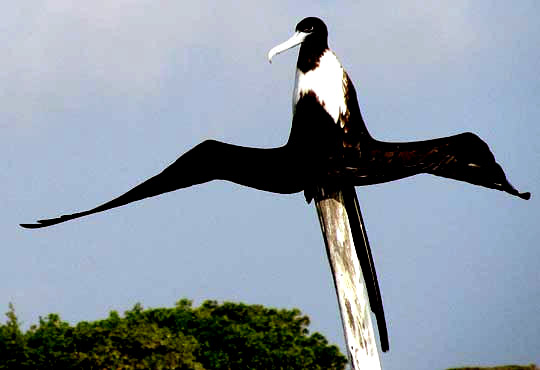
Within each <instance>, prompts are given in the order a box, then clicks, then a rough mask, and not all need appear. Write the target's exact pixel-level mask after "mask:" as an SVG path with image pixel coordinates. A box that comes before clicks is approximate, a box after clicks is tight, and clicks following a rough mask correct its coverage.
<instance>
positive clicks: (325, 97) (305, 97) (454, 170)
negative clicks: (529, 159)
mask: <svg viewBox="0 0 540 370" xmlns="http://www.w3.org/2000/svg"><path fill="white" fill-rule="evenodd" d="M299 44H301V47H300V52H299V55H298V62H297V70H296V79H295V86H294V93H293V120H292V127H291V132H290V136H289V139H288V141H287V143H286V144H285V145H283V146H281V147H278V148H272V149H259V148H250V147H242V146H237V145H231V144H227V143H222V142H219V141H215V140H207V141H204V142H202V143H200V144H199V145H197V146H195V147H194V148H193V149H191V150H190V151H188V152H186V153H185V154H183V155H182V156H180V158H178V159H177V160H176V161H175V162H174V163H172V164H171V165H170V166H168V167H167V168H165V169H164V170H163V171H162V172H161V173H159V174H157V175H156V176H154V177H152V178H150V179H148V180H146V181H145V182H143V183H141V184H140V185H137V186H135V187H134V188H133V189H131V190H129V191H128V192H126V193H125V194H123V195H121V196H119V197H118V198H115V199H113V200H111V201H109V202H107V203H104V204H102V205H100V206H98V207H96V208H92V209H90V210H87V211H82V212H78V213H73V214H69V215H63V216H60V217H57V218H52V219H44V220H38V221H37V223H34V224H21V226H22V227H25V228H30V229H34V228H41V227H46V226H51V225H55V224H58V223H61V222H65V221H68V220H72V219H74V218H79V217H83V216H87V215H90V214H93V213H97V212H102V211H105V210H108V209H111V208H115V207H119V206H122V205H125V204H128V203H131V202H134V201H137V200H141V199H144V198H149V197H152V196H156V195H159V194H163V193H167V192H170V191H174V190H177V189H181V188H186V187H189V186H192V185H196V184H201V183H204V182H208V181H211V180H227V181H231V182H234V183H237V184H240V185H245V186H248V187H252V188H255V189H259V190H264V191H269V192H274V193H281V194H290V193H297V192H300V191H304V192H305V195H306V199H307V200H308V202H309V201H310V200H311V198H312V196H313V189H314V188H315V186H317V185H326V184H337V185H339V186H340V187H341V188H342V189H344V190H345V191H347V192H349V194H353V193H354V186H360V185H370V184H378V183H383V182H388V181H393V180H397V179H401V178H405V177H409V176H413V175H416V174H420V173H429V174H433V175H437V176H442V177H447V178H451V179H455V180H460V181H465V182H469V183H471V184H475V185H480V186H484V187H487V188H492V189H497V190H501V191H505V192H507V193H509V194H511V195H515V196H518V197H520V198H523V199H529V198H530V193H520V192H519V191H517V190H516V189H515V188H514V187H513V186H512V185H511V184H510V183H509V182H508V180H507V178H506V175H505V173H504V171H503V170H502V168H501V166H500V165H499V164H498V163H497V162H496V161H495V158H494V156H493V154H492V153H491V151H490V149H489V147H488V146H487V144H486V143H485V142H484V141H482V140H481V139H480V138H479V137H478V136H476V135H475V134H472V133H463V134H459V135H454V136H449V137H443V138H438V139H432V140H425V141H414V142H383V141H379V140H376V139H374V138H373V137H371V135H370V134H369V132H368V130H367V128H366V125H365V123H364V120H363V118H362V115H361V113H360V108H359V106H358V102H357V97H356V91H355V89H354V86H353V84H352V82H351V79H350V78H349V76H348V75H347V73H346V72H345V70H344V69H343V67H342V66H341V63H340V62H339V60H338V59H337V57H336V56H335V54H334V53H333V52H332V51H331V50H330V49H329V48H328V30H327V28H326V25H325V24H324V22H323V21H322V20H320V19H318V18H314V17H310V18H305V19H303V20H302V21H301V22H300V23H298V25H297V26H296V32H295V33H294V35H293V37H291V38H290V39H289V40H288V41H286V42H284V43H283V44H280V45H278V46H276V47H275V48H273V49H272V50H270V52H269V54H268V57H269V59H270V60H271V58H272V57H273V56H274V55H276V54H278V53H280V52H282V51H285V50H287V49H289V48H292V47H294V46H296V45H299ZM348 198H350V199H353V203H354V204H347V205H346V207H347V210H348V211H349V213H350V214H351V215H354V214H355V212H354V210H355V209H357V210H358V204H357V203H356V202H357V201H356V195H355V194H354V197H348ZM356 214H357V219H355V218H354V217H352V220H350V221H351V228H352V229H353V233H354V240H355V243H356V242H357V240H358V241H359V240H361V239H363V240H365V242H363V243H360V242H357V243H356V245H357V253H358V254H359V259H360V261H361V263H362V264H363V265H362V268H363V270H364V274H365V275H367V273H366V270H365V268H364V266H371V267H370V268H369V270H371V275H372V277H371V278H370V280H371V282H367V284H368V292H369V290H371V292H370V303H371V305H372V309H373V311H374V312H375V314H376V317H377V323H378V326H379V332H380V337H381V343H382V348H383V350H386V349H388V339H387V335H386V327H385V322H384V313H383V312H382V302H381V300H380V294H379V290H378V285H377V279H376V275H375V270H374V267H373V261H372V259H371V252H370V251H369V244H368V243H367V237H366V235H365V229H364V227H363V222H362V220H361V217H360V213H359V212H356ZM355 230H356V232H355ZM362 245H363V246H364V247H365V249H366V250H364V251H358V250H359V249H361V248H359V247H360V246H362ZM370 287H371V288H370Z"/></svg>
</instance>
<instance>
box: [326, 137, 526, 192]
mask: <svg viewBox="0 0 540 370" xmlns="http://www.w3.org/2000/svg"><path fill="white" fill-rule="evenodd" d="M336 160H337V161H339V162H341V165H336V164H335V163H331V164H330V167H329V168H330V170H329V172H330V174H331V175H333V176H344V177H348V178H349V179H350V181H351V182H353V183H354V184H355V185H369V184H377V183H382V182H388V181H393V180H397V179H400V178H404V177H409V176H413V175H416V174H419V173H429V174H432V175H436V176H441V177H447V178H450V179H455V180H459V181H465V182H468V183H471V184H475V185H480V186H484V187H487V188H491V189H497V190H501V191H505V192H507V193H509V194H512V195H515V196H518V197H520V198H523V199H529V198H530V197H531V194H530V193H528V192H526V193H521V192H519V191H518V190H516V189H515V188H514V187H513V186H512V185H511V184H510V182H509V181H508V179H507V178H506V175H505V173H504V171H503V169H502V168H501V166H500V165H499V164H498V163H497V162H496V161H495V157H494V156H493V154H492V153H491V151H490V150H489V147H488V145H487V144H486V143H485V142H484V141H483V140H482V139H480V138H479V137H478V136H476V135H475V134H472V133H469V132H468V133H463V134H459V135H454V136H449V137H443V138H438V139H432V140H425V141H413V142H403V143H389V142H383V141H378V140H373V139H371V140H365V141H364V142H362V143H361V144H359V145H357V146H356V147H354V148H347V149H345V151H344V155H343V158H337V159H336Z"/></svg>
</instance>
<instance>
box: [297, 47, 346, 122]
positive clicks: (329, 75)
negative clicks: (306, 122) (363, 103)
mask: <svg viewBox="0 0 540 370" xmlns="http://www.w3.org/2000/svg"><path fill="white" fill-rule="evenodd" d="M310 92H312V93H314V94H315V96H316V97H317V100H318V101H319V103H320V104H321V105H322V106H323V107H324V109H325V110H326V111H327V112H328V114H329V115H330V116H331V117H332V118H333V119H334V122H335V123H339V124H340V125H341V126H343V122H340V121H341V119H340V117H341V116H342V115H344V114H345V112H346V111H347V105H346V99H345V71H344V70H343V67H342V66H341V63H340V62H339V60H338V59H337V57H336V56H335V54H334V53H333V52H331V51H330V50H327V51H326V52H325V53H324V54H323V56H322V57H321V59H320V61H319V66H318V67H317V68H315V69H314V70H311V71H308V72H307V73H303V72H302V71H300V70H298V69H297V70H296V78H295V84H294V92H293V115H294V114H295V113H296V104H297V103H298V101H299V100H300V99H301V98H302V97H303V96H304V95H307V94H308V93H310Z"/></svg>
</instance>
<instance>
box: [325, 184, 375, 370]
mask: <svg viewBox="0 0 540 370" xmlns="http://www.w3.org/2000/svg"><path fill="white" fill-rule="evenodd" d="M315 206H316V207H317V214H318V215H319V221H320V223H321V229H322V233H323V237H324V243H325V245H326V253H327V255H328V260H329V262H330V267H331V269H332V274H333V277H334V286H335V288H336V294H337V297H338V302H339V310H340V313H341V322H342V324H343V331H344V333H345V342H346V344H347V352H348V356H349V362H350V363H351V369H355V370H376V369H377V370H380V369H381V363H380V359H379V352H378V350H377V344H376V341H375V336H374V332H373V324H372V322H371V316H370V314H371V308H370V305H369V298H368V293H367V289H366V283H365V281H364V277H363V274H362V269H361V267H360V264H359V261H358V258H357V256H356V251H355V246H354V242H353V236H352V233H351V227H350V224H349V218H348V216H347V211H346V209H345V202H344V193H343V192H342V191H341V190H340V189H339V188H330V187H319V188H318V189H317V193H316V196H315Z"/></svg>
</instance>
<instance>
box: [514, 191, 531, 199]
mask: <svg viewBox="0 0 540 370" xmlns="http://www.w3.org/2000/svg"><path fill="white" fill-rule="evenodd" d="M517 196H518V197H520V198H521V199H525V200H529V199H531V193H530V192H528V191H527V192H525V193H519V194H518V195H517Z"/></svg>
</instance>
